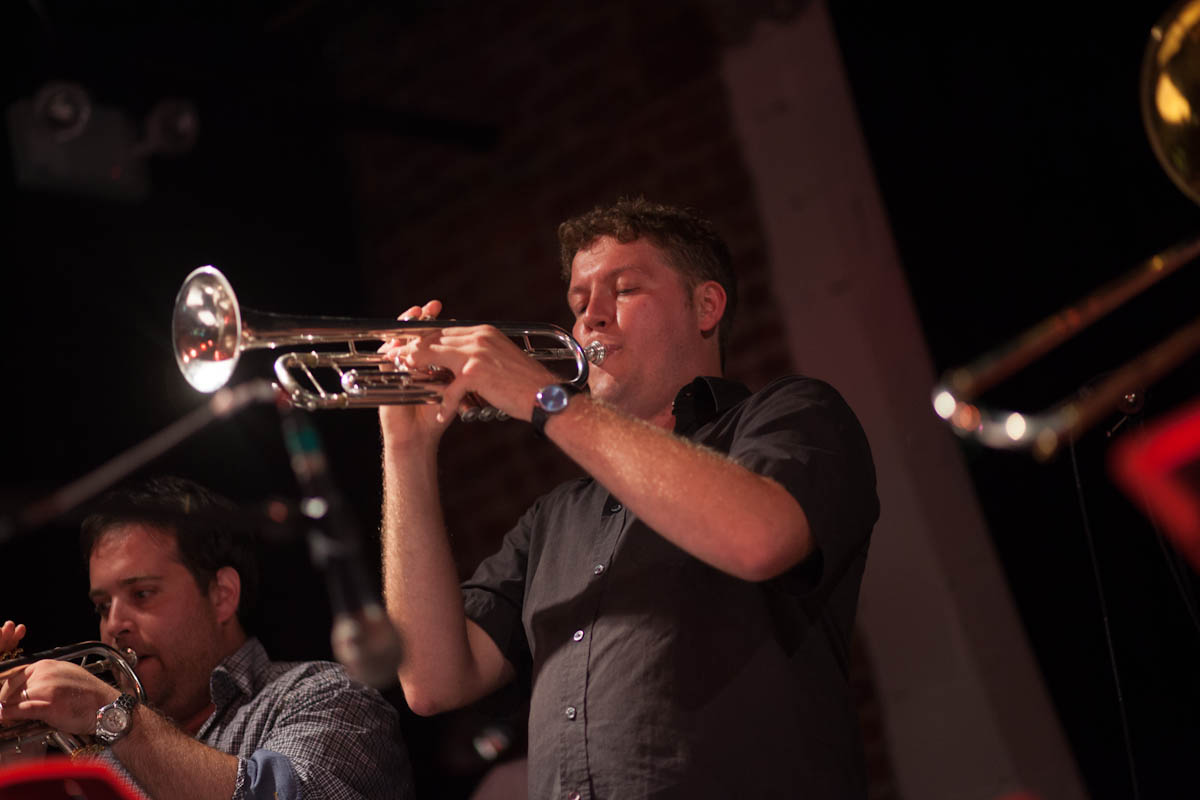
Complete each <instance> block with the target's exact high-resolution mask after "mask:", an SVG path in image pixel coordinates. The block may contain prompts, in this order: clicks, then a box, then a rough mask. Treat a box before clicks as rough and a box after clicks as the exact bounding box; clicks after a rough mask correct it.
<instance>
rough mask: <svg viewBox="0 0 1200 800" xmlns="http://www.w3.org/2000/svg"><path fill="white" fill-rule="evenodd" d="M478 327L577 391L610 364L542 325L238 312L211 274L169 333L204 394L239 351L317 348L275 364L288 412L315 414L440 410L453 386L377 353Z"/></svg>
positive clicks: (207, 270)
mask: <svg viewBox="0 0 1200 800" xmlns="http://www.w3.org/2000/svg"><path fill="white" fill-rule="evenodd" d="M482 324H488V325H492V326H494V327H495V328H496V329H497V330H499V331H500V332H501V333H503V334H505V335H506V336H508V337H509V338H510V339H512V340H514V341H515V342H516V343H517V344H518V345H519V346H520V347H521V348H522V349H523V350H525V352H526V353H527V354H528V355H529V356H530V358H534V359H537V360H539V361H543V362H558V364H559V365H562V366H561V367H560V368H557V369H556V366H557V365H550V366H551V369H552V370H554V371H556V372H559V373H562V374H561V375H560V378H561V379H562V381H563V382H564V383H569V384H571V385H572V386H574V387H576V388H578V389H582V388H583V387H584V386H585V385H586V384H587V379H588V363H589V362H591V363H593V364H597V365H598V364H600V363H601V362H602V361H603V360H604V357H605V355H606V352H605V350H604V346H603V345H601V344H599V343H597V342H593V343H592V345H589V346H588V347H586V348H584V347H581V346H580V345H579V343H578V342H577V341H575V339H574V338H573V337H572V336H571V335H570V334H569V333H568V332H567V331H565V330H563V329H562V328H560V327H558V326H557V325H550V324H545V323H524V322H489V323H481V322H467V321H460V320H449V321H440V320H433V321H421V322H416V321H413V322H399V321H396V320H379V319H355V318H349V317H319V316H315V317H303V316H291V315H286V314H274V313H270V312H264V311H255V310H253V309H248V308H243V307H242V306H241V305H240V304H239V303H238V300H237V295H236V294H234V291H233V287H232V286H231V285H230V284H229V281H228V280H227V279H226V278H225V276H224V275H223V274H221V272H220V270H218V269H216V268H215V267H212V266H206V267H200V268H199V269H196V270H193V271H192V273H191V274H190V275H188V276H187V279H186V280H184V282H183V286H181V287H180V289H179V294H178V295H177V296H176V298H175V312H174V315H173V317H172V320H171V331H172V343H173V345H174V350H175V362H176V363H177V364H178V365H179V370H180V372H182V373H183V376H184V378H186V379H187V381H188V383H190V384H191V385H192V386H193V387H194V388H196V389H198V390H199V391H202V392H214V391H216V390H217V389H219V388H221V387H222V386H224V385H225V384H226V383H227V382H228V381H229V379H230V377H231V376H232V375H233V370H234V368H235V367H236V366H237V361H238V358H239V356H240V355H241V353H242V351H244V350H253V349H270V350H274V349H276V348H282V347H287V348H303V347H309V348H314V349H312V350H310V351H307V352H301V351H299V350H293V351H290V352H287V353H284V354H283V355H281V356H280V357H279V358H277V359H276V360H275V378H276V380H277V381H278V384H279V386H280V387H281V388H282V389H283V390H284V391H285V392H286V393H287V395H288V397H289V398H290V399H291V402H292V403H293V404H294V405H296V406H298V407H300V408H304V409H307V410H310V411H312V410H317V409H327V408H373V407H377V406H381V405H409V404H416V403H438V402H441V393H440V387H441V386H442V385H444V384H445V383H447V382H448V381H449V380H450V378H451V377H452V376H451V375H449V373H448V372H447V371H445V370H430V371H422V372H411V371H405V370H397V369H396V367H395V365H394V364H393V363H392V362H391V361H389V360H388V359H387V358H385V357H384V356H382V355H379V354H378V353H376V352H375V349H376V347H377V346H378V344H379V343H380V342H382V341H387V340H389V339H403V338H404V337H405V336H416V335H419V334H421V333H422V332H427V331H430V330H435V329H442V328H449V327H466V326H470V325H482ZM318 348H325V349H318ZM329 348H338V349H335V350H331V349H329ZM329 376H331V377H329ZM481 416H482V417H483V418H486V417H487V416H488V415H487V414H486V413H484V414H483V415H481Z"/></svg>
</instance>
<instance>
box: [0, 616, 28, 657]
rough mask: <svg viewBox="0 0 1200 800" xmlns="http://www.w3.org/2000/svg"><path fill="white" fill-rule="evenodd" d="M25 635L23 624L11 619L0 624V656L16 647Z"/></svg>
mask: <svg viewBox="0 0 1200 800" xmlns="http://www.w3.org/2000/svg"><path fill="white" fill-rule="evenodd" d="M24 636H25V626H24V625H18V624H16V623H15V622H13V621H12V620H11V619H10V620H8V621H7V622H5V623H4V624H3V625H0V656H2V655H4V654H5V653H7V652H8V651H10V650H15V649H17V645H19V644H20V642H21V639H22V638H23V637H24Z"/></svg>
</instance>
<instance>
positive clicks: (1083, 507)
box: [1069, 442, 1141, 800]
mask: <svg viewBox="0 0 1200 800" xmlns="http://www.w3.org/2000/svg"><path fill="white" fill-rule="evenodd" d="M1069 449H1070V451H1071V472H1072V474H1073V475H1074V476H1075V493H1076V496H1077V497H1078V499H1079V516H1080V517H1081V518H1082V520H1083V534H1084V538H1085V539H1086V540H1087V545H1088V553H1089V555H1090V556H1091V559H1092V577H1093V578H1094V579H1095V581H1096V594H1097V596H1098V597H1099V599H1100V617H1101V619H1102V620H1103V622H1104V640H1105V642H1106V643H1107V644H1108V659H1109V663H1110V664H1111V666H1112V675H1113V684H1114V685H1115V686H1116V689H1117V710H1118V711H1119V712H1120V714H1121V731H1122V733H1123V734H1124V738H1125V757H1126V758H1127V759H1128V761H1129V782H1130V783H1131V784H1132V786H1133V797H1134V800H1140V798H1141V791H1140V789H1139V788H1138V780H1137V766H1136V764H1135V762H1134V758H1133V739H1132V738H1131V737H1130V735H1129V719H1128V716H1127V715H1126V713H1125V694H1124V692H1123V691H1122V690H1121V673H1120V670H1119V669H1118V668H1117V651H1116V649H1115V648H1114V647H1113V637H1112V626H1111V625H1110V623H1109V619H1108V602H1107V601H1106V600H1105V599H1104V585H1103V583H1102V582H1101V580H1100V563H1099V561H1098V560H1097V558H1096V543H1095V541H1094V540H1093V537H1092V524H1091V522H1090V521H1089V519H1088V513H1087V503H1086V502H1085V501H1084V497H1083V481H1082V480H1081V479H1080V477H1079V464H1078V462H1077V461H1076V460H1075V443H1074V442H1071V443H1070V448H1069Z"/></svg>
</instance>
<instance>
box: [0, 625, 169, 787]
mask: <svg viewBox="0 0 1200 800" xmlns="http://www.w3.org/2000/svg"><path fill="white" fill-rule="evenodd" d="M47 659H51V660H56V661H70V662H72V663H74V664H78V665H79V666H81V667H83V668H84V669H86V670H87V671H88V672H90V673H92V674H93V675H96V676H98V677H100V678H101V679H102V680H106V681H107V682H109V683H111V684H112V685H113V686H114V687H116V688H117V689H118V690H120V691H122V692H128V693H129V694H133V695H137V697H138V700H139V701H141V702H143V703H144V702H146V690H145V689H143V688H142V682H141V681H140V680H138V676H137V674H136V673H135V672H134V671H133V668H134V667H135V666H136V665H137V654H136V653H134V652H133V651H132V650H128V649H127V650H124V651H121V650H117V649H116V648H114V647H110V646H108V645H106V644H104V643H103V642H79V643H78V644H71V645H67V646H65V647H56V648H54V649H53V650H46V651H44V652H41V653H34V654H32V655H28V656H18V657H16V658H10V659H8V660H5V661H0V680H3V679H4V677H5V676H6V675H8V674H9V673H10V672H12V671H13V670H16V669H19V668H21V667H24V666H26V665H28V664H32V663H34V662H35V661H45V660H47ZM89 738H90V737H80V736H76V735H75V734H71V733H64V732H62V731H59V730H55V729H54V728H51V727H50V726H48V725H46V724H45V723H43V722H38V721H37V720H24V721H21V722H17V723H14V724H11V725H10V724H8V723H5V724H2V725H0V764H4V763H6V762H9V761H18V760H23V759H26V758H34V757H38V756H41V755H44V754H45V752H46V750H47V748H50V747H53V748H57V749H59V750H61V751H63V752H64V753H68V754H70V753H74V752H75V751H76V750H80V749H82V748H83V747H86V746H87V745H88V744H89V743H90V742H89V741H88V739H89Z"/></svg>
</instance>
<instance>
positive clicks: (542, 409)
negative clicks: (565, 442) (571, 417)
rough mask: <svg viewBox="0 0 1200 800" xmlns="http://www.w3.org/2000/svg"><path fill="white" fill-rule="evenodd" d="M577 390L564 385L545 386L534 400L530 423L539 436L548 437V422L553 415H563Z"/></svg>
mask: <svg viewBox="0 0 1200 800" xmlns="http://www.w3.org/2000/svg"><path fill="white" fill-rule="evenodd" d="M573 394H575V389H574V388H573V387H571V386H568V385H566V384H562V383H552V384H550V385H549V386H544V387H542V388H541V389H540V390H538V393H537V394H536V395H535V396H534V398H533V414H532V415H531V416H530V418H529V422H530V423H531V424H532V425H533V429H534V430H535V431H537V433H538V435H539V436H545V435H546V421H547V420H548V419H550V415H551V414H558V413H561V412H562V410H563V409H565V408H566V407H567V404H569V403H570V402H571V395H573Z"/></svg>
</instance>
